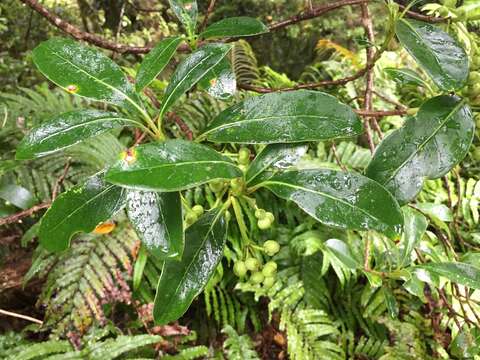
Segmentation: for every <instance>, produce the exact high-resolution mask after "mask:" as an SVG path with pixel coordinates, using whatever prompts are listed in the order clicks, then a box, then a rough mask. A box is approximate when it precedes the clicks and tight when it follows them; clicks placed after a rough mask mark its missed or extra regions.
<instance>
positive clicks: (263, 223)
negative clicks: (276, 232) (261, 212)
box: [257, 218, 272, 230]
mask: <svg viewBox="0 0 480 360" xmlns="http://www.w3.org/2000/svg"><path fill="white" fill-rule="evenodd" d="M257 226H258V228H259V229H260V230H267V229H268V228H270V226H272V222H271V221H270V219H268V218H265V219H262V220H258V221H257Z"/></svg>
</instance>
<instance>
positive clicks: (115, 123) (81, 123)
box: [16, 110, 136, 160]
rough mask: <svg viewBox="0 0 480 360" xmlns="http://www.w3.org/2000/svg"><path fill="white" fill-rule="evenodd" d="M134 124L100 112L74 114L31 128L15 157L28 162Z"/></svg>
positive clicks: (66, 114)
mask: <svg viewBox="0 0 480 360" xmlns="http://www.w3.org/2000/svg"><path fill="white" fill-rule="evenodd" d="M132 124H133V125H135V124H136V122H135V121H133V120H129V119H127V118H125V117H124V116H122V115H120V114H116V113H114V112H107V111H100V110H80V111H71V112H68V113H64V114H61V115H58V116H56V117H54V118H52V119H50V120H48V121H47V122H44V123H42V124H41V125H40V126H38V127H36V128H34V129H32V130H31V131H30V132H29V133H28V135H27V136H25V137H24V138H23V140H22V141H21V143H20V144H19V145H18V147H17V153H16V158H17V159H21V160H25V159H33V158H36V157H40V156H44V155H48V154H51V153H53V152H56V151H59V150H62V149H65V148H67V147H69V146H72V145H75V144H77V143H79V142H81V141H83V140H86V139H88V138H90V137H93V136H95V135H99V134H101V133H104V132H106V131H109V130H111V129H114V128H118V127H122V126H125V125H132Z"/></svg>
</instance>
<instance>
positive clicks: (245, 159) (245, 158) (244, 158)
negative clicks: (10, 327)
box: [238, 148, 250, 165]
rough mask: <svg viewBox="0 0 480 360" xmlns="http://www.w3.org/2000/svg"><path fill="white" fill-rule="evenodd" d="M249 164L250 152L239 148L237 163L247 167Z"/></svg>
mask: <svg viewBox="0 0 480 360" xmlns="http://www.w3.org/2000/svg"><path fill="white" fill-rule="evenodd" d="M249 162H250V150H248V148H241V149H240V151H239V152H238V163H239V164H242V165H248V163H249Z"/></svg>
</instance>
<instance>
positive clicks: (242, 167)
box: [238, 164, 248, 172]
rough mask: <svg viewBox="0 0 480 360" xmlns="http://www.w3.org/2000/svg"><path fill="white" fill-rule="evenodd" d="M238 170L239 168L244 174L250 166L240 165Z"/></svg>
mask: <svg viewBox="0 0 480 360" xmlns="http://www.w3.org/2000/svg"><path fill="white" fill-rule="evenodd" d="M238 168H239V169H240V170H242V172H247V170H248V166H247V165H242V164H240V165H238Z"/></svg>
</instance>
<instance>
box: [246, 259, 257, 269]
mask: <svg viewBox="0 0 480 360" xmlns="http://www.w3.org/2000/svg"><path fill="white" fill-rule="evenodd" d="M245 266H246V267H247V270H250V271H257V270H258V269H260V261H258V260H257V259H256V258H253V257H251V258H248V259H247V260H245Z"/></svg>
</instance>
